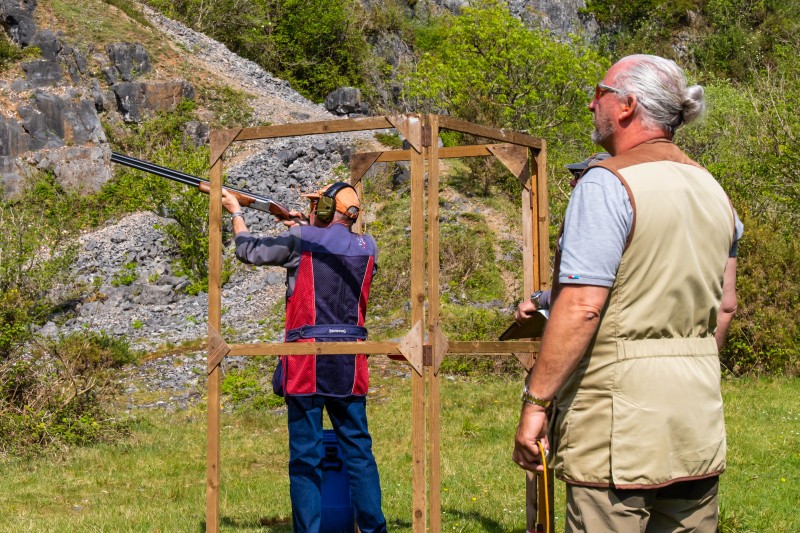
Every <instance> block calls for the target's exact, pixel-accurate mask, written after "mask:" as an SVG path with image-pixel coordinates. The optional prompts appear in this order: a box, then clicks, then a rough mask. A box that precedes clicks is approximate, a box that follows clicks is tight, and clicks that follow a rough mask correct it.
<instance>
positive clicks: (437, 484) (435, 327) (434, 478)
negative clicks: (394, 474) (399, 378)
mask: <svg viewBox="0 0 800 533" xmlns="http://www.w3.org/2000/svg"><path fill="white" fill-rule="evenodd" d="M427 118H428V131H430V143H429V144H430V146H428V147H427V148H426V149H425V151H426V152H427V153H426V156H427V160H428V216H427V220H428V253H427V257H428V339H430V340H433V339H437V338H440V337H441V336H442V334H441V331H440V324H439V315H440V301H439V143H438V139H439V117H438V116H436V115H429V116H428V117H427ZM431 344H432V346H431V349H432V350H433V357H432V359H433V363H432V364H433V366H429V367H427V368H426V372H427V376H428V446H429V456H428V491H429V494H430V502H429V509H430V520H429V524H430V526H429V531H430V533H441V531H442V497H441V456H440V455H441V454H440V453H439V446H440V442H441V419H440V417H441V412H440V411H441V407H440V390H439V388H440V381H439V379H440V378H439V373H438V371H439V365H438V364H436V363H435V362H436V361H437V360H438V361H439V362H441V359H442V358H443V357H444V354H443V353H438V351H440V350H442V349H443V348H444V347H445V346H442V345H441V344H440V343H435V342H432V343H431Z"/></svg>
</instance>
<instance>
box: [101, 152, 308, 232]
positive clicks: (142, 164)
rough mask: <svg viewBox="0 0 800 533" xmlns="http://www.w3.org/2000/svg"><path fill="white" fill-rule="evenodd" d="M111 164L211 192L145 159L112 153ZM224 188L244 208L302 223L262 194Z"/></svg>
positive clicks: (188, 176)
mask: <svg viewBox="0 0 800 533" xmlns="http://www.w3.org/2000/svg"><path fill="white" fill-rule="evenodd" d="M111 162H112V163H117V164H120V165H125V166H126V167H130V168H134V169H136V170H141V171H142V172H149V173H150V174H155V175H156V176H161V177H162V178H167V179H170V180H173V181H177V182H178V183H183V184H184V185H191V186H193V187H197V188H198V189H200V191H201V192H204V193H206V194H208V193H209V192H210V191H211V182H209V181H207V180H204V179H202V178H198V177H197V176H192V175H191V174H186V173H184V172H180V171H178V170H174V169H171V168H168V167H162V166H161V165H156V164H155V163H150V162H148V161H144V160H143V159H137V158H135V157H131V156H129V155H125V154H121V153H119V152H111ZM223 188H224V189H225V190H227V191H228V192H230V193H231V194H233V195H234V196H235V197H236V199H237V200H238V201H239V204H240V205H242V206H244V207H249V208H251V209H258V210H259V211H264V212H266V213H271V214H272V215H274V216H276V217H277V218H280V219H283V220H295V221H296V222H298V223H300V222H301V220H300V219H298V218H297V217H292V216H290V215H289V209H287V208H286V206H284V205H283V204H281V203H279V202H276V201H274V200H271V199H269V198H267V197H265V196H261V195H260V194H255V193H252V192H250V191H245V190H243V189H236V188H233V187H228V186H225V187H223Z"/></svg>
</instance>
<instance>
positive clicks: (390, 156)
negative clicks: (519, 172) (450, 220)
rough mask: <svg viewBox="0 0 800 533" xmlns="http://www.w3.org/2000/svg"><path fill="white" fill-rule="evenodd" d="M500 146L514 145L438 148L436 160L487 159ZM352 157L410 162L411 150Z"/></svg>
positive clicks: (377, 160) (378, 160)
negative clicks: (494, 148)
mask: <svg viewBox="0 0 800 533" xmlns="http://www.w3.org/2000/svg"><path fill="white" fill-rule="evenodd" d="M501 146H516V145H514V144H508V143H502V144H474V145H469V146H449V147H443V148H439V149H438V152H439V158H438V159H457V158H460V157H488V156H490V155H493V154H492V152H491V148H493V147H501ZM354 157H363V158H364V159H371V160H372V161H373V163H394V162H397V161H410V160H411V150H388V151H386V152H361V153H358V154H355V156H354Z"/></svg>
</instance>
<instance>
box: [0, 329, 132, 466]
mask: <svg viewBox="0 0 800 533" xmlns="http://www.w3.org/2000/svg"><path fill="white" fill-rule="evenodd" d="M135 360H136V356H135V355H134V354H133V353H132V352H131V351H130V348H129V346H128V344H127V342H126V341H124V340H120V339H115V338H112V337H109V336H108V335H106V334H104V333H88V332H87V333H80V334H73V335H69V336H67V337H64V338H61V339H57V340H46V339H41V340H40V341H39V342H38V343H36V344H35V345H34V346H33V348H32V349H31V351H30V352H28V353H24V352H22V351H21V350H18V351H16V352H15V353H14V354H12V356H11V357H10V358H9V359H8V360H7V361H6V362H5V364H4V365H3V366H2V368H1V369H0V430H2V431H0V453H5V454H13V455H32V454H37V453H39V452H40V451H42V450H45V449H48V448H50V447H52V446H54V445H86V444H91V443H95V442H98V441H101V440H103V441H107V440H113V439H115V438H117V437H119V436H120V435H122V434H124V433H125V430H126V426H125V423H124V422H122V421H120V420H118V419H116V418H114V417H113V416H111V415H110V414H109V407H108V406H109V401H110V399H111V398H113V397H114V395H115V394H116V393H117V389H118V384H117V381H116V377H115V374H114V370H115V369H117V368H120V367H121V366H123V365H125V364H129V363H132V362H134V361H135Z"/></svg>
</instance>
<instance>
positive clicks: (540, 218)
mask: <svg viewBox="0 0 800 533" xmlns="http://www.w3.org/2000/svg"><path fill="white" fill-rule="evenodd" d="M533 171H534V173H535V174H534V175H535V179H532V180H531V187H535V189H534V190H535V191H536V193H537V194H536V222H537V224H536V226H537V228H536V236H537V241H538V246H537V251H538V255H537V257H538V268H537V269H536V270H537V271H538V276H539V284H538V285H535V287H537V288H538V289H545V288H547V287H550V286H551V283H550V239H549V234H550V210H549V209H548V207H547V202H548V197H547V143H546V142H545V140H544V139H542V148H541V149H540V150H539V153H537V154H536V166H535V167H534V169H533Z"/></svg>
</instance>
